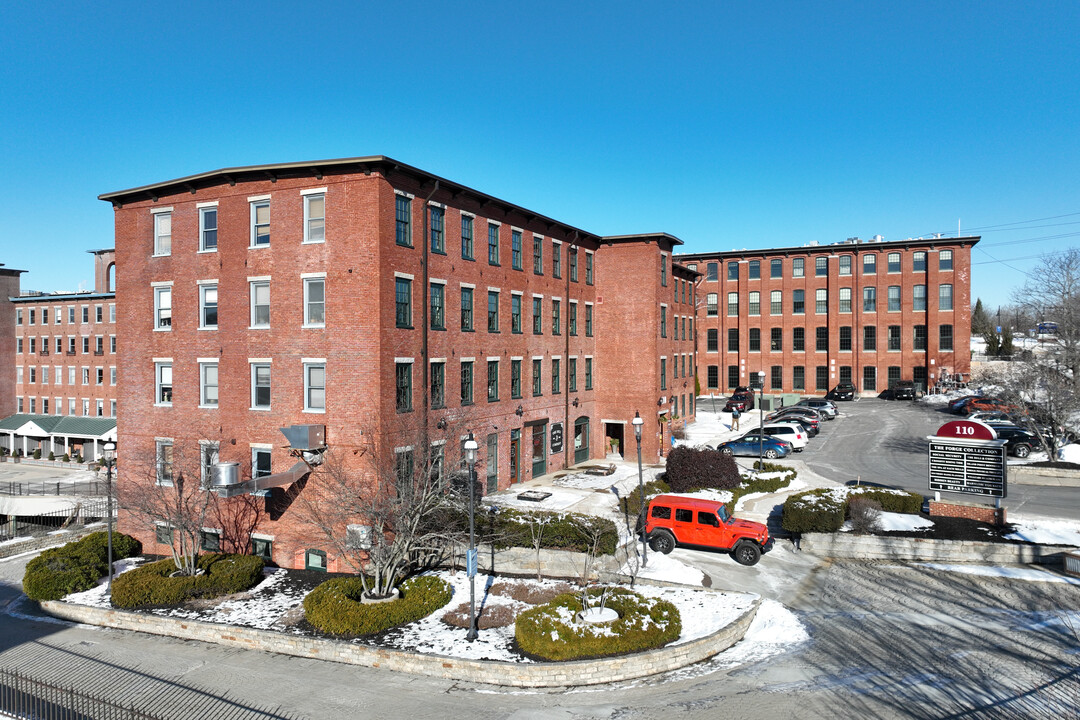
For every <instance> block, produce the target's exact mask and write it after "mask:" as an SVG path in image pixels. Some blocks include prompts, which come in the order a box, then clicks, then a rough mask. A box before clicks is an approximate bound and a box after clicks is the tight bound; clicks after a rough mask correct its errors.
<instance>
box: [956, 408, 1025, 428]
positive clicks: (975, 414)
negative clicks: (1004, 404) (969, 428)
mask: <svg viewBox="0 0 1080 720" xmlns="http://www.w3.org/2000/svg"><path fill="white" fill-rule="evenodd" d="M967 419H968V420H981V421H983V422H986V421H988V420H1004V421H1005V422H1011V423H1013V424H1016V425H1018V424H1019V423H1017V422H1016V420H1015V418H1013V417H1012V416H1011V415H1009V413H1007V412H1005V411H1004V410H972V411H971V412H969V413H968V416H967Z"/></svg>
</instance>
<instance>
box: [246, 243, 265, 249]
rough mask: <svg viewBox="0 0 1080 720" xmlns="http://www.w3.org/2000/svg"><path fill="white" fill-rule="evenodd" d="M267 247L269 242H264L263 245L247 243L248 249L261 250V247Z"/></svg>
mask: <svg viewBox="0 0 1080 720" xmlns="http://www.w3.org/2000/svg"><path fill="white" fill-rule="evenodd" d="M268 247H270V243H266V244H265V245H248V250H261V249H262V248H268Z"/></svg>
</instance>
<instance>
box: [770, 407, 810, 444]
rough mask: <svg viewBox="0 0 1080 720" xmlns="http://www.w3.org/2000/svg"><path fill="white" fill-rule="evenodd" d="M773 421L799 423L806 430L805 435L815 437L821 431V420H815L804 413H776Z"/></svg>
mask: <svg viewBox="0 0 1080 720" xmlns="http://www.w3.org/2000/svg"><path fill="white" fill-rule="evenodd" d="M773 421H775V422H786V423H798V424H799V425H801V426H802V428H803V430H805V431H806V435H807V437H811V438H815V437H817V436H818V433H820V432H821V421H819V420H816V419H814V418H811V417H807V416H806V415H793V414H790V413H789V414H787V415H783V414H782V415H778V416H777V417H775V418H773Z"/></svg>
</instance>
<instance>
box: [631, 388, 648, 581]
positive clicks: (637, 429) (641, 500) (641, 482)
mask: <svg viewBox="0 0 1080 720" xmlns="http://www.w3.org/2000/svg"><path fill="white" fill-rule="evenodd" d="M630 422H631V424H633V426H634V437H635V438H637V483H638V504H639V506H640V507H639V508H638V529H639V530H641V566H642V567H645V566H646V565H648V564H649V546H648V544H647V543H646V537H645V479H644V476H643V473H642V471H641V426H642V425H644V424H645V421H644V420H642V419H641V413H639V412H638V411H636V410H635V411H634V419H633V420H631V421H630Z"/></svg>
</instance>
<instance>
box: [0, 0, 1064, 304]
mask: <svg viewBox="0 0 1080 720" xmlns="http://www.w3.org/2000/svg"><path fill="white" fill-rule="evenodd" d="M519 5H520V7H519ZM524 5H525V4H518V3H513V2H501V3H480V2H473V3H465V4H458V3H420V2H395V3H372V4H366V3H359V2H356V3H335V2H321V3H318V4H314V3H312V4H306V3H304V4H301V3H276V2H261V3H250V4H249V3H227V2H219V3H200V2H187V3H136V2H124V3H108V2H106V3H98V4H85V3H75V2H71V3H55V2H36V3H15V2H12V3H5V4H3V5H2V6H0V25H2V26H3V27H5V28H8V29H9V32H7V33H5V40H4V43H3V44H0V98H2V99H3V100H2V108H3V109H2V112H0V143H2V148H3V162H2V163H0V249H2V252H0V262H3V263H5V264H6V265H8V266H9V267H17V268H21V269H26V270H28V271H30V272H29V274H28V275H27V276H24V281H23V287H24V288H29V289H41V290H68V289H76V288H77V287H79V286H80V285H82V286H83V287H89V286H90V285H91V283H92V265H91V258H90V256H88V255H86V254H85V253H83V252H82V251H84V250H88V249H92V248H103V247H111V246H112V244H113V226H112V210H111V209H110V207H109V205H108V204H106V203H103V202H101V201H99V200H97V199H96V198H97V195H98V194H100V193H103V192H109V191H114V190H120V189H124V188H128V187H134V186H138V185H143V184H147V183H151V182H156V181H160V180H165V179H169V178H174V177H180V176H183V175H188V174H192V173H197V172H203V171H207V170H212V169H216V168H221V167H229V166H235V165H249V164H263V163H274V162H289V161H302V160H315V159H324V158H337V157H352V156H358V155H372V154H383V155H389V156H391V157H394V158H397V159H399V160H401V161H403V162H406V163H409V164H412V165H416V166H418V167H420V168H423V169H425V170H428V171H430V172H433V173H436V174H439V175H442V176H444V177H447V178H450V179H452V180H454V181H456V182H461V183H464V184H466V185H470V186H472V187H474V188H476V189H478V190H481V191H483V192H487V193H490V194H492V195H496V196H498V197H502V198H504V199H506V200H509V201H511V202H514V203H517V204H519V205H523V206H525V207H528V208H532V209H534V210H536V211H538V212H541V213H543V214H546V215H549V216H551V217H555V218H558V219H559V220H562V221H564V222H568V223H571V224H573V225H576V226H578V227H582V228H584V229H586V230H589V231H591V232H595V233H600V234H623V233H634V232H651V231H666V232H670V233H672V234H674V235H676V236H678V237H679V238H681V239H682V240H683V241H684V242H685V243H686V245H685V247H684V249H685V250H686V251H689V252H698V251H706V250H714V249H715V250H731V249H736V248H756V247H775V246H789V245H801V244H805V243H807V242H811V241H818V242H820V243H828V242H836V241H840V240H844V239H845V238H848V237H853V236H859V237H863V238H868V237H871V236H873V235H875V234H881V235H884V236H885V238H886V239H888V240H896V239H903V238H907V237H918V236H926V235H930V234H932V233H935V232H941V233H945V234H950V235H955V233H956V232H957V227H958V222H959V227H960V230H961V232H962V233H963V234H965V235H966V234H982V235H983V238H984V239H983V242H982V243H980V245H979V246H978V247H977V249H976V251H975V253H974V255H973V261H974V262H975V263H978V264H976V265H975V266H974V273H973V275H974V278H973V295H975V296H979V297H982V298H983V300H984V302H985V303H987V304H988V305H989V306H990V307H991V308H993V307H994V306H995V305H997V304H1005V303H1007V302H1009V299H1010V293H1011V291H1012V289H1014V288H1015V287H1018V286H1019V285H1020V284H1022V283H1023V281H1024V279H1025V278H1026V277H1027V276H1026V275H1025V273H1030V272H1031V271H1032V270H1033V269H1034V268H1035V267H1036V266H1037V264H1038V262H1039V260H1038V257H1037V256H1040V255H1043V254H1045V253H1047V252H1051V251H1054V250H1059V249H1062V248H1064V247H1068V246H1074V245H1077V244H1078V238H1080V191H1078V189H1080V184H1078V179H1077V178H1078V172H1080V43H1077V42H1076V38H1077V37H1078V35H1080V3H1076V2H1039V3H1016V2H978V3H960V2H953V3H920V2H907V3H894V4H888V5H886V4H885V3H865V2H859V3H854V2H852V3H840V2H837V3H810V2H805V3H787V2H774V3H720V2H713V3H637V2H619V3H610V2H594V3H559V2H549V3H534V4H530V5H528V6H527V7H525V6H524ZM15 28H17V29H18V31H17V32H12V30H13V29H15ZM1031 221H1034V222H1031ZM1040 238H1042V239H1040Z"/></svg>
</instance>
